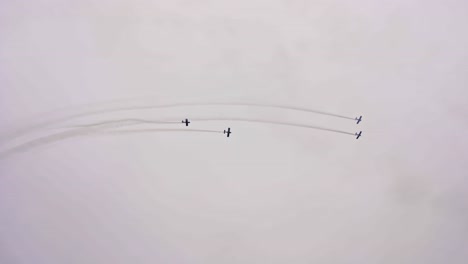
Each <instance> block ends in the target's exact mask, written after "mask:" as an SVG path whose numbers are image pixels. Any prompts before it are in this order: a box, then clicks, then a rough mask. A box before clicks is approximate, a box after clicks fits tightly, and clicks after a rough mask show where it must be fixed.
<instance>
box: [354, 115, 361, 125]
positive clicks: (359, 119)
mask: <svg viewBox="0 0 468 264" xmlns="http://www.w3.org/2000/svg"><path fill="white" fill-rule="evenodd" d="M354 120H357V123H358V124H359V122H361V121H362V116H360V117H359V118H357V117H356V118H354Z"/></svg>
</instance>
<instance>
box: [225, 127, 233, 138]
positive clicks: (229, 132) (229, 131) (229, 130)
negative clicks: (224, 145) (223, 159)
mask: <svg viewBox="0 0 468 264" xmlns="http://www.w3.org/2000/svg"><path fill="white" fill-rule="evenodd" d="M231 133H232V132H231V128H230V127H228V130H227V131H226V130H224V134H227V137H229V135H230V134H231Z"/></svg>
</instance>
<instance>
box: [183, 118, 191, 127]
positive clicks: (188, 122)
mask: <svg viewBox="0 0 468 264" xmlns="http://www.w3.org/2000/svg"><path fill="white" fill-rule="evenodd" d="M182 123H185V126H188V124H190V121H188V119H187V118H185V120H182Z"/></svg>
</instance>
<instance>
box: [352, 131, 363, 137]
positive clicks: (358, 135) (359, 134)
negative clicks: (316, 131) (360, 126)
mask: <svg viewBox="0 0 468 264" xmlns="http://www.w3.org/2000/svg"><path fill="white" fill-rule="evenodd" d="M361 134H362V131H359V133H354V135H355V136H356V139H358V138H359V137H361Z"/></svg>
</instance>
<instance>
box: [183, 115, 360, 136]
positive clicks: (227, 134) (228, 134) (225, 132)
mask: <svg viewBox="0 0 468 264" xmlns="http://www.w3.org/2000/svg"><path fill="white" fill-rule="evenodd" d="M354 120H356V121H357V124H359V123H360V122H361V121H362V116H359V117H356V118H355V119H354ZM182 123H183V124H185V126H188V125H189V124H190V123H191V122H190V121H189V120H188V119H187V118H186V119H185V120H182ZM223 133H224V134H226V136H227V137H229V136H230V135H231V133H232V132H231V128H230V127H228V129H227V130H224V132H223ZM354 135H355V136H356V139H359V138H360V137H361V135H362V131H359V133H357V132H356V133H354Z"/></svg>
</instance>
